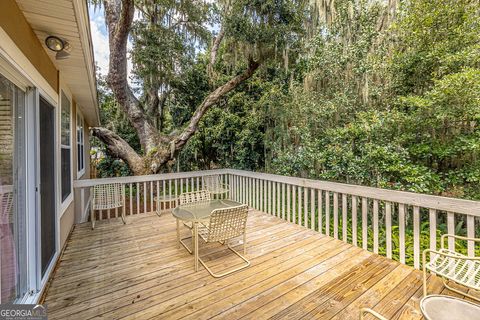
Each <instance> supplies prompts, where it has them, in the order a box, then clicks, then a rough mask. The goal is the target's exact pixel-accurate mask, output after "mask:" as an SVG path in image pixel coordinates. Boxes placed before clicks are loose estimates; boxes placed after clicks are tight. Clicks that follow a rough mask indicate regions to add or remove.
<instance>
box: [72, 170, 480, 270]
mask: <svg viewBox="0 0 480 320" xmlns="http://www.w3.org/2000/svg"><path fill="white" fill-rule="evenodd" d="M211 174H218V175H220V176H221V179H222V181H223V182H224V183H225V184H228V185H229V186H230V194H229V197H230V198H232V199H233V200H236V201H239V202H242V203H246V204H248V205H249V206H250V207H252V208H255V209H256V210H259V211H264V212H267V213H269V214H272V215H275V216H277V217H279V218H281V219H284V220H287V221H289V222H292V223H296V224H299V225H302V226H305V227H307V228H311V229H313V230H317V231H318V232H320V233H322V234H326V235H329V236H332V237H334V238H337V239H341V240H343V241H345V242H348V243H351V244H353V245H355V246H361V247H362V248H363V249H365V250H369V251H372V252H374V253H379V254H384V255H386V256H387V257H389V258H395V259H397V260H399V261H400V262H402V263H407V264H411V265H413V266H414V267H415V268H420V260H421V259H420V257H421V251H422V250H424V249H427V248H431V249H435V248H437V247H438V246H439V243H438V241H439V240H438V239H439V237H440V234H441V233H442V232H448V233H452V234H455V233H458V230H457V229H459V230H460V232H464V233H465V235H467V236H468V237H475V236H479V235H480V229H479V227H478V226H479V221H476V220H478V219H479V217H480V202H478V201H469V200H462V199H455V198H446V197H439V196H431V195H425V194H418V193H412V192H403V191H394V190H386V189H379V188H372V187H365V186H358V185H350V184H342V183H334V182H326V181H319V180H310V179H302V178H294V177H286V176H280V175H273V174H265V173H257V172H248V171H241V170H232V169H221V170H210V171H198V172H183V173H172V174H160V175H150V176H136V177H121V178H108V179H93V180H79V181H76V183H75V187H76V188H81V189H84V188H89V187H92V186H94V185H95V184H100V183H102V184H104V183H111V182H121V183H124V184H125V185H126V198H127V206H126V207H127V208H125V210H126V213H127V215H130V214H139V213H143V212H149V211H153V208H155V206H156V205H158V204H156V203H155V201H154V197H155V195H164V196H165V195H178V194H180V193H182V192H187V191H193V190H199V189H201V188H203V186H202V179H201V177H202V176H205V175H211ZM443 222H445V224H446V226H445V227H444V226H443ZM457 222H465V224H466V226H464V227H462V228H457ZM440 223H441V224H442V225H440ZM422 238H423V240H424V241H421V239H422ZM422 243H423V246H422ZM425 243H426V244H425ZM474 245H475V244H474V243H473V242H468V243H467V244H466V253H467V254H468V255H470V256H474V255H475V250H476V248H475V246H474ZM448 247H449V249H452V250H455V249H456V243H455V242H454V240H453V239H449V242H448Z"/></svg>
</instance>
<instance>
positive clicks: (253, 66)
mask: <svg viewBox="0 0 480 320" xmlns="http://www.w3.org/2000/svg"><path fill="white" fill-rule="evenodd" d="M259 66H260V62H258V61H254V60H252V59H251V60H250V61H249V63H248V68H247V69H246V70H245V71H243V72H242V73H241V74H239V75H237V76H235V77H234V78H232V79H230V80H229V81H227V82H226V83H225V84H223V85H222V86H220V87H218V88H217V89H215V90H214V91H213V92H211V93H210V94H209V95H208V96H207V97H206V98H205V99H204V100H203V101H202V103H201V104H200V105H199V106H198V107H197V109H196V110H195V112H194V114H193V116H192V118H191V119H190V122H189V124H188V125H187V127H186V128H185V129H184V130H183V132H181V133H180V134H179V135H178V136H176V137H175V138H174V139H173V142H174V143H175V149H176V151H178V150H180V149H181V148H182V147H183V145H185V144H186V143H187V141H188V139H190V138H191V137H192V136H193V134H194V133H195V132H196V131H197V129H198V123H199V122H200V119H201V118H202V117H203V115H204V114H205V113H206V112H207V111H208V109H210V107H211V106H213V105H214V104H216V103H217V102H218V101H219V100H220V98H221V97H223V96H224V95H225V94H227V93H229V92H230V91H232V90H233V89H235V88H236V87H237V86H238V85H239V84H241V83H242V82H243V81H245V80H247V79H248V78H250V77H251V76H252V75H253V74H254V73H255V71H256V70H257V69H258V67H259Z"/></svg>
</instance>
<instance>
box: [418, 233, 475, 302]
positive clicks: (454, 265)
mask: <svg viewBox="0 0 480 320" xmlns="http://www.w3.org/2000/svg"><path fill="white" fill-rule="evenodd" d="M447 238H454V239H458V240H463V241H467V242H468V241H473V242H480V239H477V238H467V237H461V236H456V235H453V234H444V235H442V237H441V248H440V250H431V249H427V250H425V251H423V295H424V297H425V296H427V270H428V271H430V272H433V273H435V274H436V275H437V276H440V277H441V278H442V279H443V284H444V285H445V287H447V288H448V289H449V290H451V291H453V292H456V293H459V294H461V295H464V296H467V297H469V298H471V299H473V300H476V301H480V299H479V298H478V296H474V295H471V294H469V293H467V292H465V291H468V289H473V290H477V291H479V292H480V257H469V256H466V255H464V254H461V253H458V252H455V251H452V250H449V249H447V248H445V240H446V239H447ZM429 253H433V255H432V258H431V260H430V261H428V262H427V255H428V256H430V255H429ZM448 281H453V282H455V283H457V284H459V285H461V286H464V287H465V288H466V289H467V290H465V291H461V290H458V289H456V288H453V287H452V286H449V285H448Z"/></svg>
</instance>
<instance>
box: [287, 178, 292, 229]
mask: <svg viewBox="0 0 480 320" xmlns="http://www.w3.org/2000/svg"><path fill="white" fill-rule="evenodd" d="M290 196H291V187H290V185H289V184H287V221H288V222H291V221H292V220H291V215H290V214H291V213H290Z"/></svg>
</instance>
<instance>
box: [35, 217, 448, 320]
mask: <svg viewBox="0 0 480 320" xmlns="http://www.w3.org/2000/svg"><path fill="white" fill-rule="evenodd" d="M127 223H128V224H127V225H125V226H124V225H123V224H122V223H121V221H120V220H110V221H108V222H107V221H104V222H99V223H98V225H97V227H96V228H95V230H91V229H90V224H80V225H77V226H76V227H75V230H74V231H73V233H72V235H71V237H70V239H69V240H68V244H67V247H66V250H65V252H64V254H63V256H62V258H61V260H60V262H59V265H58V267H57V270H56V272H55V274H54V276H53V280H52V282H51V285H50V287H49V289H48V291H47V293H46V298H45V303H46V304H47V306H48V314H49V319H66V318H75V319H89V318H94V317H98V318H105V319H120V318H136V319H150V318H156V319H207V318H219V319H238V318H245V319H266V318H274V319H284V318H305V319H314V318H318V319H358V315H359V310H360V308H361V307H370V308H373V309H374V310H376V311H378V312H380V313H382V314H384V315H385V316H386V317H388V318H391V319H400V318H401V319H420V318H421V315H420V312H419V308H418V302H419V299H420V298H421V294H422V290H421V289H422V288H421V283H422V274H421V272H420V271H418V270H414V269H413V268H410V267H407V266H405V265H402V264H400V263H398V262H396V261H393V260H390V259H387V258H384V257H381V256H379V255H376V254H373V253H370V252H367V251H365V250H362V249H360V248H357V247H354V246H352V245H350V244H346V243H344V242H342V241H340V240H335V239H333V238H331V237H328V236H324V235H320V234H319V233H317V232H315V231H312V230H309V229H306V228H304V227H301V226H297V225H295V224H292V223H288V222H285V221H283V220H281V219H278V218H276V217H273V216H271V215H267V214H265V213H260V212H251V214H250V216H249V221H248V229H247V232H248V234H247V235H248V250H247V257H248V258H250V259H251V262H252V265H251V267H249V268H247V269H244V270H243V271H240V272H237V273H234V274H232V275H230V276H226V277H224V278H220V279H215V278H213V277H211V276H210V275H209V274H208V272H207V271H206V270H205V269H204V268H203V267H202V266H200V269H199V271H198V272H194V269H193V257H192V256H191V255H190V254H188V252H187V251H186V250H185V249H184V248H179V247H178V245H177V243H176V235H175V220H174V219H173V217H172V216H171V214H170V213H166V214H164V215H163V216H162V217H160V218H159V217H158V216H157V215H155V214H142V215H137V216H129V217H127ZM183 234H184V235H185V236H186V235H187V234H188V230H187V229H185V230H183ZM200 255H201V256H202V257H204V258H205V260H207V261H210V264H211V265H212V266H213V268H212V269H213V270H219V269H222V268H225V267H230V266H234V265H235V263H241V261H240V260H239V259H237V258H235V257H234V256H233V255H232V254H231V253H230V252H229V251H228V250H226V249H225V247H223V246H221V245H220V244H209V245H206V244H205V243H203V242H201V243H200ZM440 290H442V286H441V285H440V281H436V282H434V283H431V284H430V292H439V291H440Z"/></svg>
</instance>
